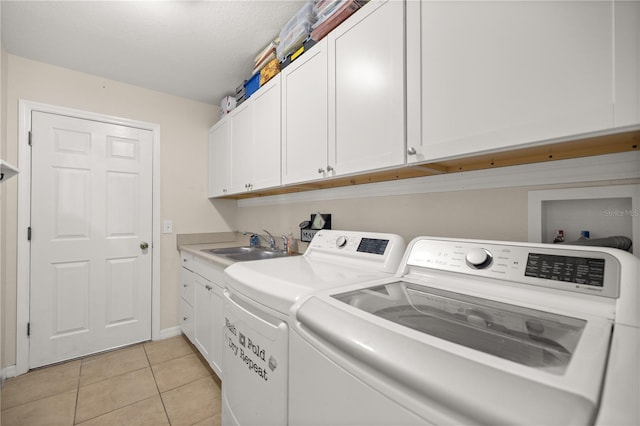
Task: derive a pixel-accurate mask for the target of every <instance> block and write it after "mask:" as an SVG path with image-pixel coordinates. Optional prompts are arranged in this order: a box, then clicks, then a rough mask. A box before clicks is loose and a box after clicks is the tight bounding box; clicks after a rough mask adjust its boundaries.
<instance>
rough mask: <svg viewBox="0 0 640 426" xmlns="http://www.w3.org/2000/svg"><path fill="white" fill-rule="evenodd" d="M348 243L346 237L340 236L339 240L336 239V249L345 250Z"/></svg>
mask: <svg viewBox="0 0 640 426" xmlns="http://www.w3.org/2000/svg"><path fill="white" fill-rule="evenodd" d="M347 241H348V240H347V237H345V236H344V235H340V236H339V237H338V238H336V247H338V248H343V247H344V246H346V245H347Z"/></svg>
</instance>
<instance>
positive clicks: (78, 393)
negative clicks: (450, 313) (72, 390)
mask: <svg viewBox="0 0 640 426" xmlns="http://www.w3.org/2000/svg"><path fill="white" fill-rule="evenodd" d="M83 365H84V358H82V359H81V360H80V368H78V381H77V383H76V403H75V404H74V406H73V423H72V425H75V424H76V415H77V414H78V400H79V399H80V379H81V378H82V366H83Z"/></svg>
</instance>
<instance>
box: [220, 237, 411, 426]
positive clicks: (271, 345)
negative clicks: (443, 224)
mask: <svg viewBox="0 0 640 426" xmlns="http://www.w3.org/2000/svg"><path fill="white" fill-rule="evenodd" d="M405 247H406V244H405V242H404V240H403V239H402V237H400V236H398V235H394V234H384V233H371V232H353V231H337V230H321V231H318V232H317V233H316V234H315V236H314V238H313V240H312V241H311V243H310V244H309V246H308V248H307V250H306V251H305V253H304V254H303V255H302V256H293V257H284V258H276V259H268V260H258V261H252V262H239V263H235V264H233V265H231V266H229V267H228V268H227V269H226V270H225V278H226V286H227V288H226V289H225V290H224V299H223V315H224V322H225V325H224V333H223V335H224V341H223V355H222V366H223V367H222V424H223V425H243V426H248V425H261V426H266V425H280V426H281V425H285V424H287V414H288V407H287V402H288V380H289V376H288V359H289V326H288V319H289V315H290V308H291V306H292V305H293V304H294V303H295V302H296V301H298V300H300V299H301V298H302V297H304V296H305V295H307V294H309V293H312V292H316V291H320V290H323V289H329V288H335V287H338V286H345V285H351V284H355V283H360V282H368V281H371V280H374V279H378V278H382V277H392V276H393V275H394V274H395V272H396V271H397V268H398V266H399V264H400V261H401V259H402V256H403V255H404V251H405Z"/></svg>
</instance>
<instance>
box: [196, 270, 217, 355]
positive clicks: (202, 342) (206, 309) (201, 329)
mask: <svg viewBox="0 0 640 426" xmlns="http://www.w3.org/2000/svg"><path fill="white" fill-rule="evenodd" d="M195 277H196V285H195V292H196V297H195V300H194V306H193V311H194V324H193V327H194V342H193V344H194V345H195V346H196V348H198V350H199V351H200V353H201V354H202V356H203V357H204V358H205V359H206V360H207V361H209V360H210V359H211V348H212V343H213V313H212V300H213V284H212V283H210V282H209V281H207V280H205V279H204V278H202V277H201V276H199V275H195Z"/></svg>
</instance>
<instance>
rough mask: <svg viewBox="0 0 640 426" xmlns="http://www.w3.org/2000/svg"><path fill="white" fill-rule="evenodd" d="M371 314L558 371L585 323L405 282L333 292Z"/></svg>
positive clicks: (569, 358)
mask: <svg viewBox="0 0 640 426" xmlns="http://www.w3.org/2000/svg"><path fill="white" fill-rule="evenodd" d="M333 297H334V298H336V299H337V300H340V301H342V302H344V303H347V304H349V305H352V306H356V307H357V308H358V309H361V310H363V311H366V312H369V313H371V314H373V315H375V316H377V317H380V318H384V319H385V320H388V321H392V322H394V323H396V324H400V325H402V326H405V327H409V328H411V329H413V330H416V331H419V332H421V333H425V334H428V335H431V336H434V337H437V338H439V339H443V340H446V341H449V342H452V343H455V344H458V345H462V346H466V347H467V348H471V349H474V350H477V351H481V352H484V353H486V354H490V355H493V356H497V357H500V358H502V359H506V360H509V361H513V362H516V363H519V364H522V365H526V366H529V367H535V368H538V369H544V370H546V371H548V372H551V373H554V374H563V373H564V372H565V371H566V369H567V366H568V365H569V362H570V360H571V357H572V355H573V353H574V352H575V350H576V347H577V345H578V342H579V340H580V336H581V334H582V331H583V330H584V327H585V325H586V321H585V320H582V319H576V318H572V317H568V316H563V315H558V314H552V313H548V312H542V311H538V310H534V309H528V308H524V307H522V306H516V305H510V304H506V303H501V302H496V301H492V300H488V299H483V298H479V297H473V296H469V295H463V294H458V293H453V292H450V291H445V290H439V289H434V288H429V287H425V286H420V285H416V284H411V283H404V282H396V283H391V284H385V285H379V286H375V287H371V288H368V289H364V290H355V291H351V292H348V293H343V294H338V295H335V296H333Z"/></svg>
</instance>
